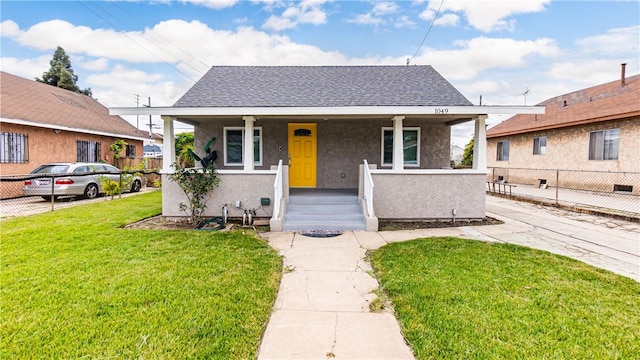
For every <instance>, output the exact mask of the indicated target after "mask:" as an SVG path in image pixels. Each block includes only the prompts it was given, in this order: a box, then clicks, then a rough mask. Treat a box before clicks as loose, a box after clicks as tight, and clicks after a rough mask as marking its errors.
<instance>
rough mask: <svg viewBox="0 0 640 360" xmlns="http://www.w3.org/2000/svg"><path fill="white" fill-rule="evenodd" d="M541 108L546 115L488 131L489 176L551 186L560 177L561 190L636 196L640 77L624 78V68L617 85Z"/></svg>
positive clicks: (579, 93)
mask: <svg viewBox="0 0 640 360" xmlns="http://www.w3.org/2000/svg"><path fill="white" fill-rule="evenodd" d="M539 106H544V107H545V109H546V111H545V113H544V114H521V115H516V116H514V117H512V118H509V119H507V120H505V121H504V122H502V123H500V124H498V125H496V126H494V127H492V128H491V129H489V130H488V131H487V158H488V161H487V162H488V166H489V168H490V174H489V176H490V177H494V178H496V179H498V180H504V181H508V182H510V183H515V184H528V185H532V186H543V185H544V186H551V187H556V179H557V177H559V180H558V181H559V182H560V184H559V185H560V187H562V188H565V187H567V188H573V189H589V190H593V191H601V192H614V191H616V192H627V193H632V194H634V195H639V194H640V75H635V76H631V77H625V75H624V67H623V70H622V76H621V78H620V79H619V80H616V81H612V82H608V83H605V84H600V85H596V86H593V87H589V88H586V89H582V90H578V91H574V92H571V93H568V94H563V95H559V96H556V97H553V98H551V99H548V100H545V101H543V102H542V103H540V104H539ZM556 170H559V171H560V172H559V175H556V174H557V171H556ZM585 171H589V172H588V173H587V172H585ZM563 177H564V178H565V179H566V180H565V181H563ZM540 182H542V184H540Z"/></svg>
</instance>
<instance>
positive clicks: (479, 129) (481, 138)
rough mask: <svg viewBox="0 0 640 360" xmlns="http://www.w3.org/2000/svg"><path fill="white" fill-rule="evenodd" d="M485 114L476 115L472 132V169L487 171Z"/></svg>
mask: <svg viewBox="0 0 640 360" xmlns="http://www.w3.org/2000/svg"><path fill="white" fill-rule="evenodd" d="M486 119H487V115H478V117H477V118H476V127H475V131H474V134H473V169H474V170H480V171H487V129H486V126H485V120H486Z"/></svg>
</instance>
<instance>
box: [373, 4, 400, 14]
mask: <svg viewBox="0 0 640 360" xmlns="http://www.w3.org/2000/svg"><path fill="white" fill-rule="evenodd" d="M396 11H398V5H397V4H396V3H392V2H388V1H382V2H376V3H375V4H374V5H373V9H371V12H372V13H373V14H374V15H377V16H382V15H388V14H393V13H395V12H396Z"/></svg>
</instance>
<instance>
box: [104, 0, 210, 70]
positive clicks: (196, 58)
mask: <svg viewBox="0 0 640 360" xmlns="http://www.w3.org/2000/svg"><path fill="white" fill-rule="evenodd" d="M112 4H113V5H115V6H116V7H117V8H118V9H120V11H122V12H123V13H125V14H126V15H127V16H129V17H130V18H131V19H133V20H134V21H136V22H141V21H140V20H139V19H137V18H135V17H134V16H133V15H131V13H129V12H127V11H126V10H124V9H123V8H122V7H121V6H120V5H119V4H118V3H117V2H113V3H112ZM149 30H151V32H152V33H154V34H156V35H157V36H158V37H160V38H161V39H162V40H164V41H166V42H167V43H168V44H169V45H171V46H173V47H174V48H176V49H178V50H180V51H181V52H182V53H183V54H185V55H187V56H189V57H190V58H191V59H193V60H195V61H197V62H199V63H200V64H202V65H203V66H205V67H206V68H207V69H208V68H209V67H210V66H209V65H208V64H206V63H205V62H203V61H202V60H200V59H199V58H198V57H196V56H193V55H191V53H189V52H187V51H186V50H184V49H183V48H181V47H179V46H178V45H176V44H174V43H172V42H171V41H169V39H167V38H165V37H164V36H162V35H160V34H158V33H157V32H156V31H155V30H153V28H150V29H149ZM170 55H171V54H170ZM174 57H176V58H178V57H177V56H174ZM178 59H179V58H178ZM179 60H180V59H179ZM192 69H194V68H193V67H192ZM194 70H196V71H198V70H197V69H194Z"/></svg>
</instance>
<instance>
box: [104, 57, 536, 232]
mask: <svg viewBox="0 0 640 360" xmlns="http://www.w3.org/2000/svg"><path fill="white" fill-rule="evenodd" d="M543 110H544V109H542V108H536V107H491V106H475V105H473V104H472V103H471V102H470V101H469V100H467V99H466V98H465V97H464V96H463V95H462V94H461V93H460V92H459V91H458V90H457V89H455V88H454V87H453V86H452V85H451V84H450V83H449V82H448V81H447V80H446V79H444V78H443V77H442V76H441V75H440V74H439V73H438V72H437V71H436V70H435V69H433V68H432V67H431V66H214V67H212V68H211V69H210V70H209V71H208V72H207V73H206V74H205V75H204V76H203V77H202V79H200V80H199V81H198V82H197V83H196V84H195V85H194V86H193V87H192V88H191V89H189V90H188V91H187V92H186V93H185V94H184V95H183V96H182V97H181V98H180V99H179V100H178V101H177V102H176V103H175V104H174V105H173V106H170V107H151V108H112V109H111V113H112V114H116V115H160V116H162V118H163V119H164V138H165V139H172V138H174V124H175V122H180V123H185V124H189V125H192V126H193V127H194V136H195V151H196V152H197V153H198V154H199V155H200V156H204V154H203V153H202V152H203V148H204V147H205V144H207V143H208V142H209V141H210V140H211V139H212V138H216V140H215V142H214V143H213V147H212V150H214V151H216V153H217V160H216V161H215V164H216V167H217V169H218V175H219V177H220V178H221V182H220V186H219V187H218V188H216V189H215V190H214V197H213V198H212V199H211V201H210V202H209V203H208V204H207V212H206V214H207V215H211V216H216V215H218V216H219V215H220V214H221V207H222V206H223V205H224V204H241V205H240V207H243V208H254V209H255V208H257V209H259V210H258V211H257V215H259V216H266V217H269V218H270V219H269V220H270V221H269V223H270V226H271V230H272V231H282V230H285V231H286V230H300V229H301V228H302V229H304V228H306V229H318V228H321V229H325V228H329V227H331V228H333V229H339V230H356V229H361V230H364V229H366V230H377V228H378V219H403V220H411V219H413V220H424V219H451V218H452V217H455V216H457V217H458V218H459V219H478V218H484V217H485V190H484V189H485V185H486V184H485V176H486V159H485V154H486V150H485V125H484V124H485V118H486V116H487V114H490V113H502V114H505V113H526V112H528V113H541V112H542V111H543ZM465 122H474V123H475V129H476V133H475V137H476V141H475V146H476V151H475V152H474V154H475V155H476V158H474V164H473V168H472V169H465V170H454V169H451V168H450V155H451V148H450V138H451V127H452V126H453V125H456V124H460V123H465ZM174 146H175V143H174V142H172V141H165V142H164V150H163V154H164V157H163V161H164V163H163V173H164V174H165V175H163V181H162V184H163V185H162V201H163V203H162V213H163V215H164V216H168V217H175V216H184V213H182V212H181V211H180V208H179V204H180V202H184V201H185V197H184V194H183V193H181V190H180V189H179V188H178V186H177V185H175V184H174V183H172V182H170V181H169V180H168V178H167V175H166V174H169V173H171V172H172V171H173V170H172V168H171V164H173V163H174V162H175V149H174ZM335 194H344V195H348V194H353V198H354V199H355V200H354V202H355V203H354V204H353V206H354V207H355V210H354V209H349V210H347V209H345V208H346V206H345V207H342V206H341V205H342V204H339V203H335V204H334V205H331V206H330V207H329V208H328V209H322V210H323V211H327V212H330V213H332V214H329V215H337V216H336V218H332V219H329V218H328V217H327V218H325V220H324V221H323V222H322V223H319V224H318V223H311V221H314V220H316V219H318V218H320V216H319V214H318V213H308V212H305V211H307V210H308V209H309V208H311V207H312V206H318V208H319V207H320V206H321V205H322V204H325V203H326V202H327V201H329V200H336V199H333V198H334V197H336V196H334V195H335ZM305 196H309V197H312V199H311V200H309V199H308V198H306V199H305ZM294 197H295V198H294ZM294 200H295V201H294ZM298 200H299V201H306V200H309V201H312V203H305V204H303V205H301V206H295V205H297V204H295V202H296V201H298ZM336 202H337V200H336ZM240 207H236V206H230V209H229V210H230V212H229V216H241V217H242V213H241V211H242V209H241V208H240ZM349 207H351V205H349ZM338 209H343V210H344V213H342V212H339V211H338ZM347 211H348V212H347Z"/></svg>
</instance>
